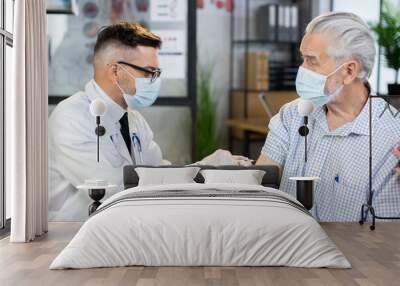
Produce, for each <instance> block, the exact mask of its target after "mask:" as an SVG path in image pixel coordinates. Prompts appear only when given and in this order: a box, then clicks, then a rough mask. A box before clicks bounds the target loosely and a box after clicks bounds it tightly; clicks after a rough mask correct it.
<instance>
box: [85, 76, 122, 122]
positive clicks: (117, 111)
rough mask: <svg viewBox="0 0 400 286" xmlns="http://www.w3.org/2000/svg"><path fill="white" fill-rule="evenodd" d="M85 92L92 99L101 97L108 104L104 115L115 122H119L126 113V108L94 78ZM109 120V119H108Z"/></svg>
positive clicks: (87, 85)
mask: <svg viewBox="0 0 400 286" xmlns="http://www.w3.org/2000/svg"><path fill="white" fill-rule="evenodd" d="M85 92H86V94H87V96H88V97H89V99H90V101H93V100H94V99H96V98H100V99H102V100H103V101H104V103H105V104H106V106H107V112H106V114H105V115H104V117H107V119H108V120H110V121H111V122H113V123H116V122H119V120H120V119H121V117H122V116H123V115H124V114H125V112H126V110H125V109H123V108H122V107H121V106H120V105H119V104H118V103H116V102H115V101H114V100H112V99H111V98H110V97H109V96H108V95H107V94H106V93H105V92H104V90H103V89H102V88H101V87H100V86H99V85H98V84H97V83H96V81H95V80H94V79H92V80H90V81H89V82H88V83H87V84H86V86H85ZM108 120H107V121H108Z"/></svg>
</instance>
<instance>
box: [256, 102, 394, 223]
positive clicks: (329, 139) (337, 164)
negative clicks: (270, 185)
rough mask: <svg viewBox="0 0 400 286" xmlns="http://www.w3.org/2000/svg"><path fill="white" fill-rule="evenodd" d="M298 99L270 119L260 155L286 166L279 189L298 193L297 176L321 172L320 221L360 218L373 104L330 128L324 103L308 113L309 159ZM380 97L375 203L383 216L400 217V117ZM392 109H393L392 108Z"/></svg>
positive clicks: (375, 124) (375, 123) (375, 115)
mask: <svg viewBox="0 0 400 286" xmlns="http://www.w3.org/2000/svg"><path fill="white" fill-rule="evenodd" d="M297 102H298V101H297V100H295V101H293V102H291V103H288V104H286V105H285V106H283V107H282V109H281V110H280V112H279V113H278V114H277V115H275V116H274V117H273V118H272V119H271V121H270V123H269V130H270V131H269V134H268V137H267V139H266V141H265V144H264V147H263V148H262V151H261V153H262V154H264V155H266V156H268V157H269V158H271V159H272V160H273V161H275V162H276V163H278V164H280V165H281V166H284V169H283V175H282V181H281V186H280V189H281V190H282V191H285V192H288V193H289V194H291V195H293V196H296V183H295V182H294V181H291V180H289V178H290V177H294V176H317V177H320V178H321V179H320V181H317V183H316V184H315V191H314V197H315V199H314V207H313V209H312V210H311V212H312V214H313V216H314V217H315V218H316V219H318V220H320V221H358V220H359V219H360V212H361V205H362V204H363V203H365V202H366V201H367V198H368V192H369V102H367V104H365V106H364V108H363V109H362V111H361V113H360V114H359V115H358V116H357V118H356V119H355V120H353V121H352V122H349V123H346V124H345V125H343V126H341V127H340V128H337V129H336V130H334V131H329V128H328V124H327V119H326V112H325V107H320V108H317V109H316V110H314V112H313V113H312V114H310V116H309V125H308V127H309V129H310V133H309V135H308V138H307V140H308V143H307V145H308V160H307V161H308V162H307V164H305V163H304V137H301V136H300V135H299V133H298V129H299V127H300V126H302V125H303V118H302V117H301V116H300V115H299V114H298V111H297ZM386 106H387V104H386V102H385V101H384V100H382V99H373V101H372V150H373V151H372V186H373V190H374V195H373V200H372V201H373V202H372V204H373V206H374V207H375V212H376V214H377V215H379V216H399V215H400V176H397V175H396V174H395V172H394V168H395V166H396V164H397V161H398V160H397V159H396V157H395V156H394V154H393V149H394V147H395V146H396V145H397V144H398V143H399V142H400V116H399V115H398V116H397V117H394V116H393V114H391V113H390V112H389V111H388V110H386V112H383V111H384V110H385V107H386ZM391 108H392V110H395V109H394V108H393V107H391Z"/></svg>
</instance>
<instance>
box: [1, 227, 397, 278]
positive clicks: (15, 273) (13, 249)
mask: <svg viewBox="0 0 400 286" xmlns="http://www.w3.org/2000/svg"><path fill="white" fill-rule="evenodd" d="M80 226H81V224H80V223H50V224H49V233H48V234H46V235H44V236H42V237H41V238H38V239H37V240H35V241H34V242H32V243H13V244H10V243H9V240H8V238H5V239H3V240H0V285H2V286H8V285H13V286H14V285H30V286H31V285H32V286H33V285H57V286H59V285H68V286H72V285H140V286H145V285H167V286H178V285H228V286H231V285H237V286H240V285H241V286H247V285H248V286H254V285H256V286H261V285H290V286H292V285H296V286H297V285H346V286H347V285H365V286H367V285H368V286H370V285H384V286H391V285H396V286H397V285H400V277H399V273H400V223H396V222H387V223H384V222H378V223H377V226H376V230H375V231H370V230H369V227H368V225H363V226H360V225H358V224H357V223H323V224H322V227H323V228H324V229H325V231H326V232H327V233H328V235H329V236H330V238H331V239H332V240H333V241H334V242H335V243H336V245H337V246H338V247H339V249H341V250H342V251H343V253H344V254H345V256H346V257H347V258H348V259H349V261H350V262H351V264H352V267H353V268H352V269H309V268H290V267H142V266H135V267H118V268H100V269H85V270H48V267H49V265H50V263H51V262H52V260H53V259H54V258H55V257H56V255H57V254H58V253H59V252H60V251H61V250H62V249H63V248H64V247H65V246H66V244H67V243H68V242H69V241H70V240H71V238H72V237H73V236H74V234H75V233H76V232H77V231H78V229H79V228H80Z"/></svg>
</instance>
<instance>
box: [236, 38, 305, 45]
mask: <svg viewBox="0 0 400 286" xmlns="http://www.w3.org/2000/svg"><path fill="white" fill-rule="evenodd" d="M233 43H234V44H281V45H298V44H299V42H293V41H279V40H268V39H249V40H233Z"/></svg>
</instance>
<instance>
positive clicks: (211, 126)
mask: <svg viewBox="0 0 400 286" xmlns="http://www.w3.org/2000/svg"><path fill="white" fill-rule="evenodd" d="M212 73H213V67H212V65H199V69H198V84H197V90H198V92H197V96H198V100H197V122H196V160H201V159H203V158H204V157H206V156H207V155H210V154H211V153H213V152H214V151H215V150H217V148H218V139H217V135H216V127H217V126H216V106H215V101H214V100H213V99H212V90H211V78H212Z"/></svg>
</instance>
